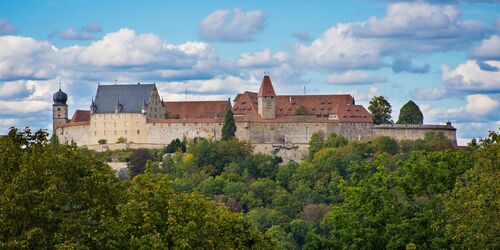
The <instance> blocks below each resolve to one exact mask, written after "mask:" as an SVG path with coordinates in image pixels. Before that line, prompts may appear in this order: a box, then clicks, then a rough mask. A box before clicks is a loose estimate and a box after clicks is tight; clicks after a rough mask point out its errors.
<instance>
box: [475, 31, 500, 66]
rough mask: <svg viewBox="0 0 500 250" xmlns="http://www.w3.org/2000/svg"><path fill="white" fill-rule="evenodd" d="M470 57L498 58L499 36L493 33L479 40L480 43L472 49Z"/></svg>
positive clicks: (499, 53)
mask: <svg viewBox="0 0 500 250" xmlns="http://www.w3.org/2000/svg"><path fill="white" fill-rule="evenodd" d="M471 57H473V58H478V59H482V60H500V36H498V35H493V36H490V37H489V38H488V39H485V40H483V41H481V44H480V45H479V46H478V47H477V48H475V49H474V50H472V53H471Z"/></svg>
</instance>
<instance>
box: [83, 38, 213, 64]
mask: <svg viewBox="0 0 500 250" xmlns="http://www.w3.org/2000/svg"><path fill="white" fill-rule="evenodd" d="M215 59H217V58H216V55H215V52H214V50H213V48H212V47H211V46H210V45H208V44H206V43H202V42H186V43H184V44H180V45H173V44H169V43H166V42H164V41H162V40H161V39H160V38H159V37H158V36H157V35H155V34H152V33H146V34H140V35H137V34H136V33H135V31H133V30H130V29H120V30H118V31H117V32H113V33H108V34H106V35H105V36H104V37H103V38H102V39H101V40H99V41H95V42H92V44H91V45H90V46H88V47H86V48H84V49H83V50H82V52H81V53H80V54H79V55H78V61H80V62H81V63H84V64H89V65H93V66H99V67H103V66H110V67H127V66H154V67H157V68H164V67H166V68H168V67H170V68H179V67H181V68H182V67H190V66H196V64H197V63H198V61H199V60H215Z"/></svg>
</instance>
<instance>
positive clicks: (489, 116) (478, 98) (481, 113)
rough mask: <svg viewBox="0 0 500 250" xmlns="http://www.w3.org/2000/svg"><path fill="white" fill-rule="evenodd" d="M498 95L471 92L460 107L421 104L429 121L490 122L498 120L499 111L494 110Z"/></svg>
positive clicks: (499, 104) (497, 103)
mask: <svg viewBox="0 0 500 250" xmlns="http://www.w3.org/2000/svg"><path fill="white" fill-rule="evenodd" d="M497 97H498V96H496V97H492V96H490V95H484V94H473V95H468V96H466V98H465V99H466V101H467V103H466V104H465V106H462V107H454V108H441V107H438V108H436V107H432V106H429V105H421V109H422V112H423V113H424V116H425V117H429V118H430V120H431V121H436V119H445V120H450V121H452V122H459V123H464V122H490V121H499V120H500V113H498V112H496V111H497V109H498V108H499V106H500V103H499V101H498V100H496V98H497Z"/></svg>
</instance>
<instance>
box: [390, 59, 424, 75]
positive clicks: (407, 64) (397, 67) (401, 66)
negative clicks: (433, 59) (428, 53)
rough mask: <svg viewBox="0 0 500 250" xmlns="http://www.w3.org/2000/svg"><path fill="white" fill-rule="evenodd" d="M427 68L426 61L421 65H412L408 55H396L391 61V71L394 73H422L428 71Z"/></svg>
mask: <svg viewBox="0 0 500 250" xmlns="http://www.w3.org/2000/svg"><path fill="white" fill-rule="evenodd" d="M429 68H430V66H429V64H427V63H426V64H424V65H422V66H417V65H414V64H413V62H412V60H411V58H409V57H396V59H394V61H393V62H392V72H394V73H401V72H409V73H416V74H424V73H427V72H429Z"/></svg>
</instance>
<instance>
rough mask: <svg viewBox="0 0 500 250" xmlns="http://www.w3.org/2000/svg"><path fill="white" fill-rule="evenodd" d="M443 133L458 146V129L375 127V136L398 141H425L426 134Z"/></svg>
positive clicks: (441, 127) (400, 126)
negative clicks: (431, 132) (387, 137)
mask: <svg viewBox="0 0 500 250" xmlns="http://www.w3.org/2000/svg"><path fill="white" fill-rule="evenodd" d="M430 131H434V132H443V133H444V135H445V136H446V137H447V138H448V139H450V140H451V141H452V143H453V145H454V146H457V135H456V129H455V128H454V127H453V126H451V124H450V123H449V124H447V125H413V124H411V125H405V124H393V125H375V126H374V127H373V136H381V135H383V136H389V137H391V138H393V139H395V140H397V141H401V140H417V139H423V138H424V135H425V133H426V132H430Z"/></svg>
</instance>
